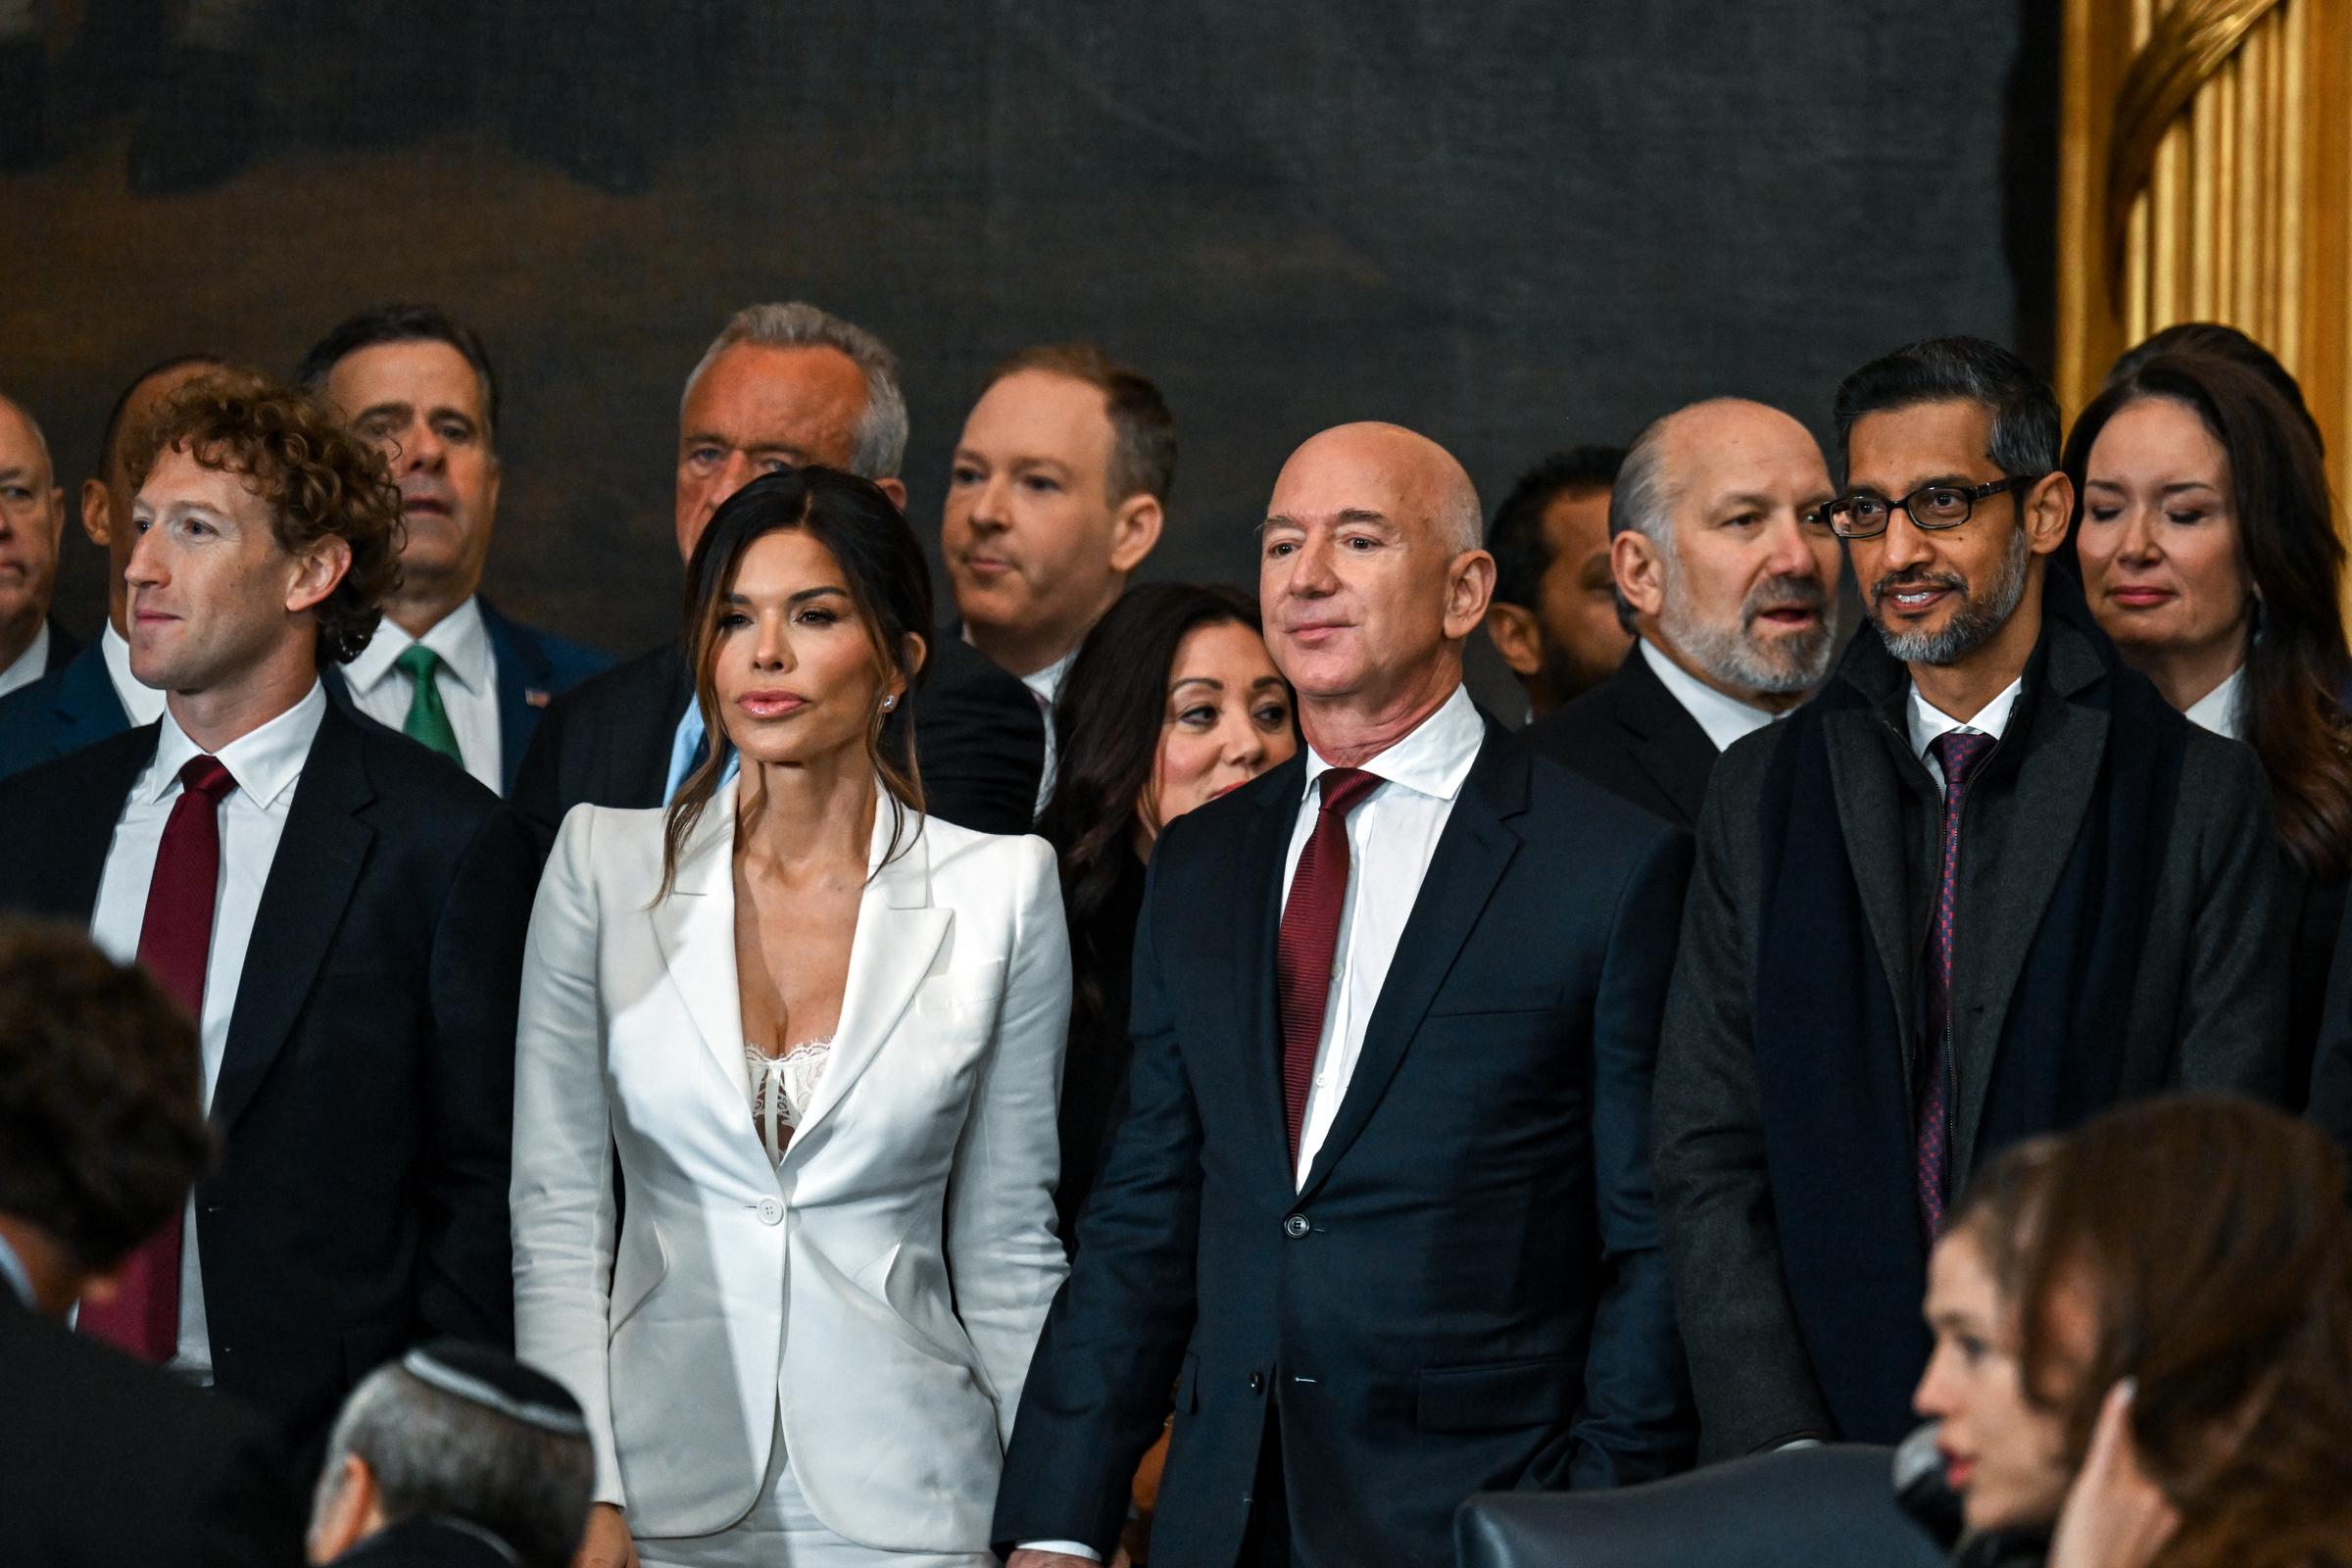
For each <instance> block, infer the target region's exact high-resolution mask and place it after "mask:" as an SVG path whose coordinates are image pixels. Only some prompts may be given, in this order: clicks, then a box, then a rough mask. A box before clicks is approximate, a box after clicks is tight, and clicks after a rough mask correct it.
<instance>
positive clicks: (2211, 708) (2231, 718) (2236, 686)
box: [2180, 664, 2246, 741]
mask: <svg viewBox="0 0 2352 1568" xmlns="http://www.w3.org/2000/svg"><path fill="white" fill-rule="evenodd" d="M2245 685H2246V666H2245V665H2243V664H2240V665H2238V666H2237V667H2236V668H2235V669H2233V670H2231V671H2230V672H2229V679H2228V680H2225V681H2223V682H2222V683H2221V684H2220V685H2219V686H2216V687H2215V688H2214V689H2213V690H2211V691H2209V692H2207V693H2206V694H2205V695H2204V696H2202V697H2200V698H2198V699H2197V700H2196V701H2195V702H2193V703H2191V704H2189V705H2188V709H2187V711H2185V712H2183V713H2182V714H2181V715H2180V716H2181V717H2182V718H2185V719H2187V720H2188V721H2189V722H2190V723H2191V724H2194V725H2196V726H2197V728H2199V729H2204V730H2211V731H2212V732H2213V733H2214V734H2216V735H2219V736H2220V737H2222V739H2224V740H2227V741H2233V740H2236V739H2237V701H2238V693H2239V692H2241V691H2243V690H2244V689H2245Z"/></svg>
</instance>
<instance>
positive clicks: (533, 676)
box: [475, 596, 674, 794]
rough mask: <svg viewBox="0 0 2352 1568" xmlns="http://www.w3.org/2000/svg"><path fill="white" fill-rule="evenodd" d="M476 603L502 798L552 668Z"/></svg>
mask: <svg viewBox="0 0 2352 1568" xmlns="http://www.w3.org/2000/svg"><path fill="white" fill-rule="evenodd" d="M475 602H476V603H477V604H478V605H479V606H480V607H481V612H482V628H483V629H484V630H485V631H487V632H489V634H490V653H491V657H492V659H493V660H494V661H495V662H496V663H497V666H498V760H499V772H500V774H501V775H502V777H503V778H504V781H505V782H504V785H503V787H502V790H501V793H502V794H503V793H505V792H507V791H511V790H513V789H514V787H515V769H517V768H519V767H520V766H521V765H522V754H523V753H524V752H525V751H526V750H528V749H529V747H530V744H531V731H532V729H533V728H534V727H536V725H537V724H538V721H539V711H538V710H537V709H535V708H533V707H532V706H531V701H530V699H531V694H532V693H534V692H535V693H537V694H538V697H539V702H540V705H541V706H542V707H544V706H545V705H546V703H547V700H548V693H549V689H550V687H551V686H552V685H553V684H554V672H555V665H554V663H553V662H552V661H550V660H549V659H548V657H547V650H546V649H545V648H543V647H542V646H540V642H539V639H538V638H537V637H534V636H532V635H531V633H530V630H529V629H528V628H527V627H523V626H518V625H516V624H515V622H514V621H511V620H509V619H508V618H507V617H506V616H504V615H502V614H500V613H498V611H497V610H496V609H495V608H494V607H493V606H492V605H491V603H490V601H489V600H488V599H486V598H480V597H479V596H477V597H476V600H475ZM673 717H674V715H673ZM664 759H665V760H666V754H664ZM664 782H667V781H666V780H664Z"/></svg>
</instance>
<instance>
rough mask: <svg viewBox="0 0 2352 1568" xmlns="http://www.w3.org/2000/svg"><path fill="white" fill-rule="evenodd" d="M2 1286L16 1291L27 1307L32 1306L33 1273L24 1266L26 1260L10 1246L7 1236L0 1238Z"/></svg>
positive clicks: (0, 1281) (0, 1275) (18, 1297)
mask: <svg viewBox="0 0 2352 1568" xmlns="http://www.w3.org/2000/svg"><path fill="white" fill-rule="evenodd" d="M0 1286H6V1287H7V1288H8V1289H10V1290H13V1291H15V1292H16V1293H17V1299H18V1300H20V1301H23V1302H24V1303H25V1305H26V1306H30V1305H32V1271H31V1270H30V1269H28V1268H26V1267H25V1260H24V1259H23V1258H21V1257H19V1256H18V1255H17V1250H16V1249H15V1248H13V1247H11V1246H9V1245H8V1238H7V1237H5V1236H0Z"/></svg>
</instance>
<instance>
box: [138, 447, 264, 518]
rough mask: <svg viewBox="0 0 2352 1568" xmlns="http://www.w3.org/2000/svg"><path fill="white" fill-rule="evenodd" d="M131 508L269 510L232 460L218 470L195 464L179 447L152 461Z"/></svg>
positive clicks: (247, 474)
mask: <svg viewBox="0 0 2352 1568" xmlns="http://www.w3.org/2000/svg"><path fill="white" fill-rule="evenodd" d="M133 504H134V505H136V506H139V507H142V508H146V509H148V510H151V511H156V512H161V511H164V510H166V509H168V508H171V507H179V506H200V507H206V508H210V509H211V510H213V511H216V512H228V513H235V512H244V511H248V510H250V509H253V508H260V509H262V510H264V511H267V510H268V508H269V503H268V502H267V501H265V500H264V499H263V498H262V495H261V492H260V490H259V488H258V487H257V486H256V485H255V482H254V480H253V477H252V475H251V474H249V473H248V472H246V470H245V469H243V468H242V467H239V466H237V464H236V460H235V459H234V457H229V458H227V459H225V460H224V461H222V462H221V464H220V465H219V466H216V465H215V464H213V463H199V462H198V461H197V460H196V459H195V458H193V457H191V456H189V455H188V453H187V451H186V450H185V449H184V448H181V447H172V448H169V449H168V450H166V451H165V452H163V453H162V454H161V455H160V456H158V457H157V458H156V460H155V466H154V467H152V468H150V469H148V471H147V478H146V480H145V482H144V483H142V484H141V485H140V486H139V491H138V494H137V496H136V497H134V498H133Z"/></svg>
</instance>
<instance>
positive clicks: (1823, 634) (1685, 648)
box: [1658, 550, 1838, 697]
mask: <svg viewBox="0 0 2352 1568" xmlns="http://www.w3.org/2000/svg"><path fill="white" fill-rule="evenodd" d="M1660 559H1661V560H1662V562H1663V564H1664V565H1665V568H1666V571H1665V577H1666V605H1665V608H1664V609H1663V610H1662V611H1660V612H1659V614H1658V629H1659V630H1660V631H1662V632H1664V633H1665V634H1666V638H1667V640H1668V641H1669V642H1671V643H1673V644H1674V646H1675V647H1676V648H1677V649H1679V650H1681V652H1682V655H1683V657H1684V658H1685V659H1688V660H1690V661H1691V662H1692V663H1694V664H1696V665H1697V666H1698V667H1699V668H1700V669H1702V670H1704V671H1705V672H1706V674H1707V678H1708V679H1710V680H1712V681H1713V682H1714V683H1715V684H1716V685H1718V686H1727V687H1730V688H1732V689H1734V690H1736V691H1749V692H1756V693H1759V694H1763V695H1769V696H1775V697H1786V696H1789V695H1790V694H1792V693H1795V692H1803V691H1810V690H1812V689H1813V688H1814V687H1816V686H1818V685H1820V684H1821V678H1822V677H1823V676H1824V675H1826V674H1828V673H1829V672H1830V656H1831V655H1832V654H1833V653H1835V652H1836V651H1837V643H1838V629H1837V627H1836V626H1834V625H1832V624H1831V620H1830V610H1831V607H1830V606H1829V605H1827V604H1824V605H1823V607H1822V613H1821V623H1820V624H1819V625H1817V626H1815V627H1814V628H1813V629H1812V630H1811V631H1809V632H1806V633H1804V634H1803V635H1801V636H1796V637H1783V638H1778V639H1775V640H1774V641H1771V642H1766V641H1764V640H1763V639H1762V638H1759V637H1755V636H1753V635H1751V634H1750V633H1749V631H1748V629H1747V628H1748V626H1749V624H1750V615H1749V611H1748V607H1747V606H1746V605H1745V604H1742V605H1741V606H1740V618H1739V620H1738V622H1736V623H1735V624H1733V625H1729V626H1724V625H1718V624H1715V623H1713V622H1710V621H1707V620H1703V619H1701V618H1700V617H1699V616H1698V615H1696V614H1695V613H1692V612H1691V604H1690V600H1689V598H1688V597H1687V596H1686V595H1685V594H1684V593H1683V563H1682V553H1681V552H1680V551H1679V550H1667V551H1663V552H1661V553H1660ZM1773 586H1774V585H1773V584H1772V583H1769V582H1768V583H1765V584H1763V585H1762V587H1761V588H1759V589H1758V590H1757V592H1758V593H1765V592H1769V591H1770V590H1771V589H1772V588H1773ZM1749 597H1750V598H1751V599H1752V598H1754V597H1755V595H1753V594H1751V595H1750V596H1749ZM1823 597H1824V598H1825V599H1826V598H1827V597H1828V596H1827V595H1824V596H1823Z"/></svg>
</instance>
